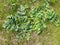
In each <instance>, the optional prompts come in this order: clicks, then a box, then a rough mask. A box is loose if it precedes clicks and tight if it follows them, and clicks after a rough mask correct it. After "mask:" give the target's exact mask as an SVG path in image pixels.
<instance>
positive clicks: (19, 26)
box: [3, 2, 60, 40]
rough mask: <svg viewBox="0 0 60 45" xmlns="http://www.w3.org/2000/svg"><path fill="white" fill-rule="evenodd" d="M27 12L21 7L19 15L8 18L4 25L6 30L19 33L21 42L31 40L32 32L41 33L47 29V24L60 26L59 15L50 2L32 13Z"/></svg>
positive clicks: (36, 8)
mask: <svg viewBox="0 0 60 45" xmlns="http://www.w3.org/2000/svg"><path fill="white" fill-rule="evenodd" d="M27 10H28V9H27V8H25V7H24V6H22V5H21V6H20V8H18V11H17V13H16V14H15V15H11V16H8V17H7V20H6V21H5V23H4V25H3V26H4V28H6V30H9V31H10V30H11V31H16V32H18V38H19V39H20V40H22V39H24V38H26V39H27V40H29V39H30V36H31V33H32V32H35V33H36V34H39V33H41V31H42V30H43V29H45V28H47V23H46V22H50V23H53V24H54V25H56V26H60V21H59V20H58V18H57V14H56V13H55V12H54V11H53V9H51V8H50V6H49V3H48V2H45V3H44V4H43V5H42V6H38V7H35V8H32V9H31V10H30V11H27Z"/></svg>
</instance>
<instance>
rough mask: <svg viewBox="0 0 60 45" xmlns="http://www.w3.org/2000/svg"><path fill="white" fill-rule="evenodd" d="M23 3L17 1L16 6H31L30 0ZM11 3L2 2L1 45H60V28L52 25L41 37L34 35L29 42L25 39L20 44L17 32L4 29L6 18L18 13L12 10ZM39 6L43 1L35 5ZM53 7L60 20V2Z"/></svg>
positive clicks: (0, 16) (7, 1) (0, 9)
mask: <svg viewBox="0 0 60 45" xmlns="http://www.w3.org/2000/svg"><path fill="white" fill-rule="evenodd" d="M21 1H22V2H21ZM21 1H19V0H18V1H16V4H17V5H21V4H23V5H24V4H27V5H30V0H28V1H27V0H26V1H25V0H21ZM10 3H11V2H10V1H9V0H6V1H4V0H0V45H60V27H55V26H53V25H52V24H48V29H47V30H44V31H43V32H42V33H41V34H40V35H36V34H34V33H33V34H32V36H31V39H30V40H29V41H26V40H25V39H24V40H23V41H22V42H18V40H17V38H16V35H17V34H16V32H8V31H6V30H5V29H3V28H2V24H3V20H5V18H6V16H8V15H10V14H12V13H13V14H14V13H15V12H16V11H15V12H14V10H12V9H11V5H10ZM39 4H41V1H37V2H36V3H34V4H33V5H34V6H37V5H39ZM33 5H32V6H33ZM51 6H52V8H53V9H54V10H55V11H56V12H57V14H58V17H59V19H60V1H57V2H56V4H55V5H51Z"/></svg>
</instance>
